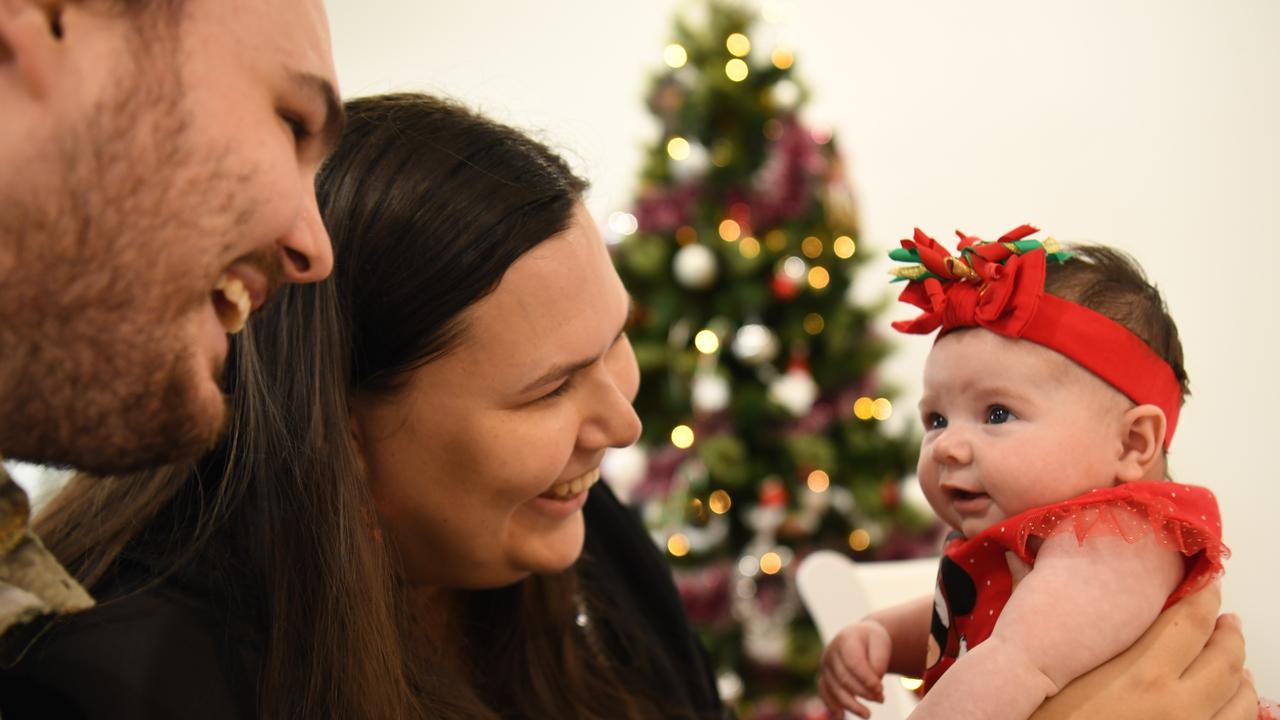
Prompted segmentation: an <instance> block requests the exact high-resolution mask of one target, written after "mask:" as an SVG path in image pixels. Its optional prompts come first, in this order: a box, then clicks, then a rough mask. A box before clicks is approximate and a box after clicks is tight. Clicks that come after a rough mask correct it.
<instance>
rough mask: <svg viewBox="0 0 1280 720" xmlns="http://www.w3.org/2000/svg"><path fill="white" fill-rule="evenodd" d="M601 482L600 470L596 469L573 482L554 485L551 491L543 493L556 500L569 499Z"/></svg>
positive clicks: (567, 481) (568, 481)
mask: <svg viewBox="0 0 1280 720" xmlns="http://www.w3.org/2000/svg"><path fill="white" fill-rule="evenodd" d="M599 480H600V469H599V468H596V469H595V470H592V471H591V472H589V473H587V474H586V475H583V476H582V477H579V478H574V479H573V480H566V481H565V482H562V483H556V484H555V485H552V486H551V489H550V490H548V491H547V492H545V493H543V495H547V496H549V497H554V498H567V497H570V496H573V495H577V494H578V493H580V492H582V491H583V490H587V489H590V487H591V486H592V485H595V484H596V482H597V481H599Z"/></svg>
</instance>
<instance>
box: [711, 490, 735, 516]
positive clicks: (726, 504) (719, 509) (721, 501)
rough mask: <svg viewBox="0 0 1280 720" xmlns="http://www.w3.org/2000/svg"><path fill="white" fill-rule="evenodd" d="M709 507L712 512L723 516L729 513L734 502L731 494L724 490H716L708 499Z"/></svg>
mask: <svg viewBox="0 0 1280 720" xmlns="http://www.w3.org/2000/svg"><path fill="white" fill-rule="evenodd" d="M707 505H708V506H709V507H710V508H711V512H713V513H715V514H717V515H723V514H725V513H727V512H729V508H731V507H733V500H732V499H731V498H730V497H729V493H727V492H725V491H724V490H716V491H715V492H713V493H711V497H709V498H707Z"/></svg>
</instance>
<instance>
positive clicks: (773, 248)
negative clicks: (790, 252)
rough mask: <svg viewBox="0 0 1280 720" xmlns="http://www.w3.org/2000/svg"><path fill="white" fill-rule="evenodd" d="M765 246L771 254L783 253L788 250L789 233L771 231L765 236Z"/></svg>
mask: <svg viewBox="0 0 1280 720" xmlns="http://www.w3.org/2000/svg"><path fill="white" fill-rule="evenodd" d="M764 245H765V247H767V248H769V252H776V253H778V252H782V251H783V250H786V249H787V233H785V232H784V231H782V230H770V231H769V233H768V234H767V235H765V236H764Z"/></svg>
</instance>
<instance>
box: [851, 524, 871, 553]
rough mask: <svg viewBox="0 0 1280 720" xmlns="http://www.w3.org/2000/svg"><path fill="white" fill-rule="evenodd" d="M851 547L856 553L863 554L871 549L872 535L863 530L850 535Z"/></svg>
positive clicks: (860, 529) (859, 529)
mask: <svg viewBox="0 0 1280 720" xmlns="http://www.w3.org/2000/svg"><path fill="white" fill-rule="evenodd" d="M849 547H851V548H853V549H854V551H855V552H862V551H863V550H866V549H867V548H869V547H871V533H869V532H867V531H866V530H863V529H862V528H858V529H857V530H854V531H853V532H851V533H849Z"/></svg>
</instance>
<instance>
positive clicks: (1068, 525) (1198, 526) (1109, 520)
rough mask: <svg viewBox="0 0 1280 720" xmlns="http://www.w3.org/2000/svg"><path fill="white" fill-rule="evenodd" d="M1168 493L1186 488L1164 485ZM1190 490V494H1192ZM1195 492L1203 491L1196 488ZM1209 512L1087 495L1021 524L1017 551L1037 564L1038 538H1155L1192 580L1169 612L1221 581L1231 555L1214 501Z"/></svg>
mask: <svg viewBox="0 0 1280 720" xmlns="http://www.w3.org/2000/svg"><path fill="white" fill-rule="evenodd" d="M1163 485H1165V486H1166V487H1173V488H1183V487H1186V486H1182V485H1174V484H1173V483H1168V484H1163ZM1188 490H1190V488H1188ZM1195 490H1201V489H1199V488H1196V489H1195ZM1201 492H1204V493H1205V495H1206V496H1207V497H1208V498H1209V501H1208V502H1207V503H1204V504H1205V505H1206V507H1203V508H1201V507H1200V505H1201V503H1193V504H1191V505H1180V504H1178V503H1175V502H1174V501H1172V500H1170V499H1168V498H1166V497H1161V496H1159V495H1149V494H1146V493H1141V492H1131V491H1127V488H1126V487H1125V486H1121V487H1118V488H1109V489H1106V490H1100V491H1098V493H1099V495H1098V496H1097V499H1096V500H1094V499H1093V498H1092V497H1091V496H1089V495H1085V496H1082V497H1081V498H1077V499H1075V500H1071V501H1067V502H1065V503H1059V504H1057V505H1051V506H1048V507H1044V508H1039V509H1037V510H1032V511H1030V512H1028V513H1025V514H1023V515H1021V516H1019V517H1018V518H1015V520H1016V521H1017V528H1016V530H1015V532H1016V535H1015V537H1014V538H1013V543H1012V548H1011V549H1012V550H1013V551H1014V552H1015V553H1017V555H1018V556H1019V557H1021V558H1022V559H1023V561H1025V562H1028V563H1033V562H1034V554H1035V553H1034V551H1033V549H1029V548H1028V545H1029V544H1030V543H1031V541H1032V540H1033V539H1035V538H1039V539H1041V540H1043V539H1046V538H1048V537H1050V536H1052V535H1054V534H1057V533H1062V532H1068V531H1070V532H1073V533H1074V534H1075V536H1076V540H1077V541H1078V542H1080V543H1083V542H1084V541H1085V538H1087V537H1089V536H1091V535H1096V534H1098V533H1102V534H1105V535H1118V536H1120V537H1122V538H1124V539H1125V541H1127V542H1130V543H1136V542H1138V541H1139V540H1141V539H1143V538H1145V537H1147V536H1148V535H1152V536H1154V537H1155V539H1156V541H1157V542H1159V543H1160V544H1162V545H1164V546H1166V547H1168V548H1170V549H1173V550H1177V551H1178V552H1180V553H1182V555H1183V556H1185V557H1186V558H1188V563H1189V564H1188V567H1187V575H1186V577H1185V579H1184V580H1183V582H1182V584H1181V585H1179V586H1178V588H1177V589H1176V590H1175V591H1174V593H1173V594H1172V595H1170V596H1169V600H1168V602H1167V603H1166V607H1168V606H1169V605H1172V604H1173V603H1175V602H1177V601H1178V600H1179V599H1180V598H1182V597H1184V596H1186V595H1189V594H1191V593H1193V592H1195V591H1197V590H1199V589H1201V588H1202V587H1204V586H1205V585H1206V584H1208V583H1209V582H1210V581H1212V580H1213V579H1214V578H1216V577H1218V576H1219V575H1221V574H1222V572H1223V563H1224V562H1225V561H1226V560H1227V558H1229V557H1231V551H1230V549H1229V548H1227V546H1226V545H1225V544H1224V543H1223V542H1222V531H1221V520H1220V519H1219V515H1218V512H1217V506H1216V503H1213V502H1212V495H1209V494H1208V493H1207V491H1203V490H1201Z"/></svg>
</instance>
